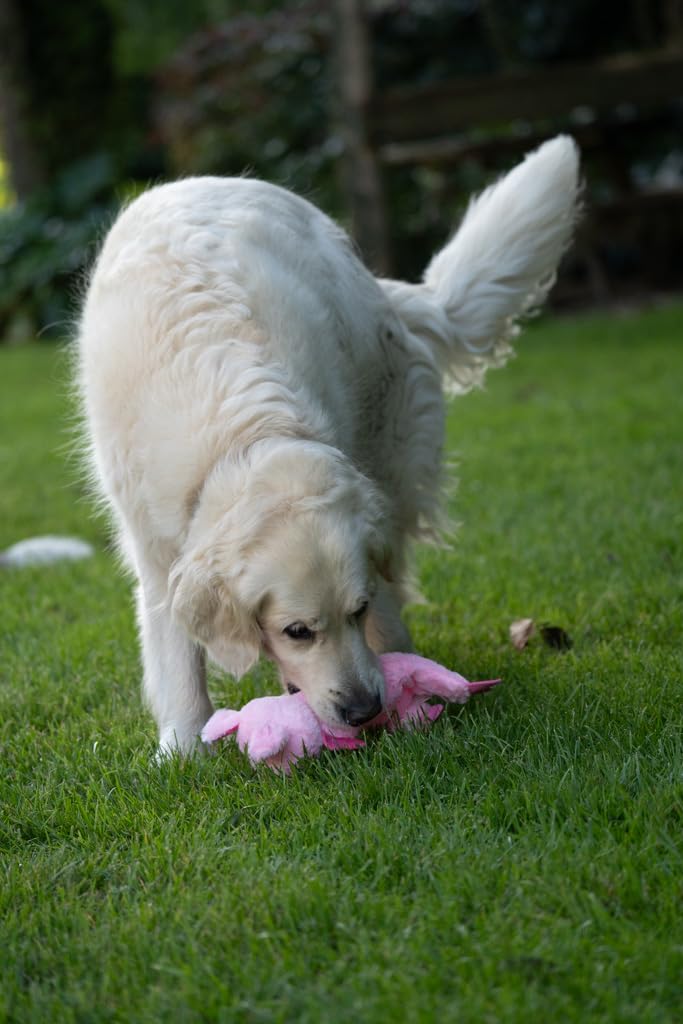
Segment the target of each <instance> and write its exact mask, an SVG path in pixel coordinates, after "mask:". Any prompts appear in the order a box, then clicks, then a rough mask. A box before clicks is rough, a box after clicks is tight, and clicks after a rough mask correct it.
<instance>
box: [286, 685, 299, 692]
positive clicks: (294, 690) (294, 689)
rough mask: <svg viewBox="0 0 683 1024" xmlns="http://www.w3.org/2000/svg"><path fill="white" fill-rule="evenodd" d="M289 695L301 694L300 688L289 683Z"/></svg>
mask: <svg viewBox="0 0 683 1024" xmlns="http://www.w3.org/2000/svg"><path fill="white" fill-rule="evenodd" d="M287 693H299V687H298V686H295V685H294V683H287Z"/></svg>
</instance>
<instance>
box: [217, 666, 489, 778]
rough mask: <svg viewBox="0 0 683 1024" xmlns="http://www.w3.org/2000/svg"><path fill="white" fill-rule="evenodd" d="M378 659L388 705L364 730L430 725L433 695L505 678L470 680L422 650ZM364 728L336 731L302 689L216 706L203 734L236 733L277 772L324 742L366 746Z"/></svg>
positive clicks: (467, 691)
mask: <svg viewBox="0 0 683 1024" xmlns="http://www.w3.org/2000/svg"><path fill="white" fill-rule="evenodd" d="M379 661H380V666H381V669H382V673H383V675H384V687H385V696H384V709H383V710H382V711H381V712H380V714H379V715H377V717H376V718H373V719H372V721H371V722H368V723H367V724H366V725H365V726H364V728H365V729H373V728H378V727H380V726H384V727H386V728H387V729H389V730H391V731H394V730H395V729H398V728H400V727H401V726H404V727H407V728H411V727H415V726H420V725H425V724H427V723H429V722H433V721H435V720H436V719H437V718H438V717H439V715H440V714H441V712H442V711H443V709H444V705H443V704H429V703H428V700H429V698H430V697H441V698H442V699H443V700H445V701H448V702H450V703H455V704H464V703H465V701H466V700H468V699H469V697H470V696H471V695H472V694H473V693H480V692H482V691H484V690H490V689H491V687H493V686H497V685H498V683H499V682H500V679H487V680H486V681H485V682H480V683H469V682H468V681H467V680H466V679H464V678H463V677H462V676H461V675H458V673H457V672H450V671H449V670H448V669H447V668H444V667H443V665H439V664H437V662H435V661H430V660H429V659H428V658H420V657H419V656H418V655H417V654H383V655H382V656H381V657H380V659H379ZM359 731H360V730H359V729H358V728H353V727H351V726H348V727H346V728H338V727H336V726H335V728H334V730H332V729H331V728H330V727H329V726H327V725H325V723H324V722H321V721H320V719H319V718H318V717H317V716H316V715H315V714H314V713H313V711H312V710H311V709H310V707H309V706H308V704H307V702H306V698H305V697H304V695H303V693H295V694H282V695H281V696H279V697H257V698H256V699H255V700H250V701H249V703H248V704H245V705H244V707H243V708H242V710H241V711H231V710H228V709H226V708H223V709H221V710H219V711H216V712H215V713H214V714H213V715H212V716H211V718H210V719H209V721H208V722H207V723H206V725H205V726H204V728H203V729H202V739H203V740H204V742H205V743H213V742H215V741H216V740H218V739H221V738H222V737H223V736H228V735H230V734H232V733H236V734H237V736H236V738H237V744H238V746H239V748H240V750H243V751H246V753H247V754H248V755H249V760H250V761H251V763H252V764H258V763H259V762H261V761H265V762H266V764H268V765H270V767H271V768H273V769H274V770H275V771H282V772H284V773H285V774H287V775H289V772H290V766H291V765H292V764H294V763H295V762H296V761H298V760H299V758H300V757H303V756H304V755H308V756H309V757H317V755H318V754H319V753H320V751H321V750H322V748H323V747H327V749H328V750H340V749H342V748H345V749H347V750H356V749H358V747H363V746H365V744H364V743H363V741H362V740H361V739H359V738H358V733H359Z"/></svg>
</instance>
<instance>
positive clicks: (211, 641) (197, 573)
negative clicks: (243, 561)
mask: <svg viewBox="0 0 683 1024" xmlns="http://www.w3.org/2000/svg"><path fill="white" fill-rule="evenodd" d="M236 582H237V581H236V579H235V580H230V579H226V578H225V577H223V576H217V575H215V574H213V573H212V572H211V569H210V567H209V566H208V565H207V563H206V560H205V559H204V558H203V557H202V556H201V554H199V553H197V552H190V553H189V554H188V555H187V556H185V557H184V558H181V559H180V560H179V561H178V562H176V564H175V565H174V567H173V569H172V570H171V574H170V577H169V588H170V589H169V593H170V596H171V609H172V612H173V615H174V616H175V618H176V619H177V620H178V621H179V622H181V623H182V624H183V625H184V626H185V628H186V629H187V631H188V632H189V633H190V634H191V635H192V636H193V637H194V638H195V639H196V640H198V641H199V642H200V643H201V644H203V645H204V646H205V647H206V649H207V651H208V653H209V656H210V657H211V658H212V659H213V660H214V661H216V662H217V663H218V664H219V665H220V666H221V668H224V669H225V670H226V672H229V673H230V674H231V675H234V676H235V677H236V678H238V679H239V677H240V676H242V675H244V673H245V672H246V671H248V669H250V668H251V666H252V665H253V664H254V663H255V662H256V660H257V659H258V656H259V653H260V649H261V634H260V630H259V626H258V623H257V621H256V616H255V614H254V613H253V612H252V610H251V609H249V608H246V607H244V604H243V602H242V601H241V600H240V598H239V596H238V594H237V587H236Z"/></svg>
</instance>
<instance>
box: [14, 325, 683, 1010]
mask: <svg viewBox="0 0 683 1024" xmlns="http://www.w3.org/2000/svg"><path fill="white" fill-rule="evenodd" d="M67 391H68V388H67V370H66V361H65V359H64V356H63V355H60V354H59V353H58V352H57V351H55V350H54V349H52V348H50V347H49V346H48V345H45V344H43V345H40V346H38V345H35V346H31V347H27V348H23V349H14V350H8V349H4V350H0V547H4V546H6V545H9V544H10V543H12V542H14V541H16V540H19V539H21V538H23V537H26V536H31V535H34V534H38V533H48V532H51V533H75V534H77V535H79V536H82V537H86V538H88V539H90V540H91V541H93V542H94V543H95V545H96V546H97V550H98V554H97V556H96V557H95V558H94V559H93V560H91V561H89V562H85V563H80V564H72V565H62V566H59V567H49V568H44V569H40V570H39V569H31V570H21V571H18V570H15V571H7V570H5V571H0V614H1V622H2V625H1V627H0V630H1V633H0V647H1V650H0V655H1V656H0V701H1V706H0V744H1V762H0V795H1V804H2V808H1V820H0V829H1V850H2V852H1V858H2V860H1V863H2V876H1V881H0V1020H8V1021H18V1022H24V1021H36V1022H41V1024H42V1022H53V1021H57V1022H61V1021H74V1022H76V1021H78V1022H86V1021H87V1022H100V1021H117V1022H155V1024H156V1022H165V1021H173V1022H185V1021H187V1022H194V1021H207V1022H209V1021H225V1022H230V1021H239V1022H242V1021H244V1022H254V1024H257V1022H271V1021H282V1022H306V1024H318V1022H328V1021H331V1022H347V1021H362V1022H367V1021H369V1022H384V1021H387V1022H392V1024H393V1022H402V1021H407V1022H413V1021H426V1022H430V1021H457V1022H487V1024H498V1022H508V1021H514V1022H520V1024H522V1022H523V1024H530V1022H531V1024H535V1022H547V1021H563V1022H564V1021H572V1022H573V1021H577V1022H581V1024H586V1022H593V1021H619V1022H621V1021H633V1022H638V1024H654V1022H660V1021H662V1022H663V1021H672V1022H673V1021H677V1020H681V1019H682V1017H683V924H682V918H683V906H682V896H683V857H682V852H681V839H682V828H681V826H682V824H683V814H682V771H683V757H682V755H681V747H682V737H683V733H682V730H681V724H682V715H681V711H682V704H683V700H682V698H683V678H682V676H683V650H682V642H683V307H681V306H680V305H679V306H670V307H667V308H661V309H656V310H652V311H648V312H645V313H641V314H629V315H626V314H621V315H620V314H602V315H591V316H584V317H580V318H573V319H566V320H561V321H549V320H547V321H545V322H541V323H539V324H536V325H534V326H533V327H532V329H530V330H528V331H527V332H526V334H525V335H524V337H523V339H522V340H521V342H520V345H519V357H518V358H517V359H516V360H514V361H513V362H512V363H511V364H510V365H509V366H508V367H507V368H506V369H504V370H502V371H498V372H496V373H493V374H491V375H490V376H489V379H488V386H487V389H486V391H484V392H479V393H476V394H473V395H470V396H467V397H466V398H463V399H459V400H457V401H455V402H454V403H453V405H452V410H451V415H450V420H449V448H450V451H451V453H452V454H453V455H454V456H457V458H458V467H457V475H458V476H459V477H460V484H459V488H458V491H457V496H456V497H454V498H453V500H452V502H451V505H452V508H451V511H452V514H453V517H454V518H455V519H457V520H458V522H459V524H460V526H459V529H458V531H457V535H456V537H455V539H454V542H453V544H452V547H451V548H450V549H449V550H447V551H445V552H444V551H436V550H432V549H425V550H423V551H421V552H420V553H419V559H418V562H419V569H420V575H421V580H422V586H423V590H424V593H425V597H426V603H425V604H423V605H421V606H418V607H415V608H414V609H412V610H411V612H410V620H411V624H412V627H413V631H414V634H415V637H416V642H417V646H418V649H419V650H420V651H421V652H422V653H424V654H426V655H428V656H431V657H434V658H437V659H438V660H440V661H443V662H446V663H447V664H449V665H451V666H452V667H454V668H457V669H459V670H460V671H461V672H463V673H464V674H465V675H468V676H469V677H471V678H488V677H492V676H498V675H500V676H502V677H503V678H504V685H503V686H501V687H499V688H498V689H497V690H496V691H494V692H492V693H490V694H488V695H486V696H481V697H479V698H478V699H477V700H476V701H475V700H473V701H472V702H471V703H470V704H469V705H468V706H466V707H465V708H458V709H453V710H451V711H450V712H449V713H448V714H447V715H444V716H443V717H442V718H441V720H439V721H438V722H437V723H436V724H435V726H434V727H433V728H432V729H431V730H430V731H428V732H425V733H419V734H410V735H409V734H398V735H394V736H389V735H382V736H379V737H377V738H375V739H373V740H372V741H371V742H370V743H369V744H368V746H367V748H366V749H365V750H363V751H359V752H356V753H348V752H340V753H335V754H332V753H326V754H325V755H324V756H322V757H321V758H320V759H319V760H315V761H308V762H305V763H301V764H300V765H298V766H297V768H296V769H295V770H294V772H293V774H292V777H291V778H290V779H287V780H284V779H281V778H279V777H277V776H275V775H273V774H272V773H271V772H270V771H269V770H268V769H265V768H264V769H263V770H260V771H258V772H254V771H252V770H251V768H250V767H249V765H248V763H247V762H246V761H245V759H244V758H243V757H242V756H241V755H240V754H239V753H238V752H237V751H236V750H235V749H234V748H233V747H232V746H226V747H224V748H223V749H221V751H220V753H219V754H218V756H216V757H214V758H206V759H203V760H199V761H197V762H195V763H191V764H179V763H178V762H170V763H165V764H162V765H161V766H157V765H155V764H154V763H153V761H152V756H153V751H154V733H153V727H152V723H151V721H150V719H149V718H148V717H147V715H146V713H145V712H144V711H143V709H142V707H141V702H140V700H139V669H138V654H137V648H136V639H135V626H134V616H133V610H132V603H131V585H130V583H129V581H127V580H125V579H124V578H122V577H121V576H120V575H119V574H118V572H117V569H116V566H115V560H114V558H113V556H112V554H111V552H110V550H109V548H108V542H107V531H106V528H105V526H104V524H103V523H102V522H101V521H99V522H98V521H96V520H93V519H92V518H91V517H90V511H89V506H88V502H87V499H86V496H85V493H84V489H83V487H82V486H81V484H80V483H79V482H78V476H77V472H76V467H75V465H73V463H70V461H69V459H68V458H67V456H66V454H65V446H66V445H68V440H69V438H68V424H69V412H68V410H69V408H70V406H69V401H68V396H67ZM523 616H532V617H533V618H534V619H536V620H537V621H539V622H547V623H551V624H553V625H558V626H561V627H563V628H564V629H565V630H566V631H567V632H568V633H569V635H570V636H571V639H572V641H573V646H572V648H571V650H569V651H566V652H559V651H556V650H553V649H551V648H549V647H546V646H544V645H543V643H542V642H541V641H540V640H538V639H536V640H534V641H532V643H531V644H530V646H529V647H528V648H527V649H526V650H524V651H521V652H520V651H517V650H515V649H514V648H513V647H512V645H511V644H510V642H509V639H508V627H509V624H510V622H511V621H512V620H513V619H516V618H519V617H523ZM274 684H275V683H274V676H273V673H272V671H271V669H270V668H269V667H268V666H266V665H263V666H261V667H259V668H258V669H257V670H256V671H254V672H253V673H251V674H250V676H249V677H248V678H246V679H244V680H243V681H242V682H241V683H239V684H231V683H230V682H229V680H227V679H224V678H221V677H220V676H215V677H214V678H213V681H212V686H213V690H214V694H215V698H216V701H217V702H218V703H220V704H231V705H233V706H235V705H239V704H241V703H243V702H244V701H245V700H247V699H248V698H250V697H252V696H254V695H255V694H257V693H265V692H268V690H269V689H271V688H272V687H273V686H274Z"/></svg>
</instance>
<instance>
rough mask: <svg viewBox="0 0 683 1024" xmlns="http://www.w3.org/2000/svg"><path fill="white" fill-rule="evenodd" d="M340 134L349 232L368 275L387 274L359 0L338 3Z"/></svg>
mask: <svg viewBox="0 0 683 1024" xmlns="http://www.w3.org/2000/svg"><path fill="white" fill-rule="evenodd" d="M336 13H337V25H338V37H337V54H336V59H337V79H338V82H339V97H340V102H339V108H338V123H339V131H340V134H341V137H342V140H343V142H344V153H343V158H342V160H343V165H342V175H343V188H344V193H345V195H346V197H347V201H348V204H349V207H350V211H351V230H352V233H353V235H354V238H355V239H356V241H357V242H358V245H359V246H360V249H361V252H362V253H363V256H364V257H365V259H366V260H367V262H368V264H369V265H370V267H371V269H372V270H374V271H376V272H377V273H379V274H389V273H390V258H389V239H388V232H387V224H386V214H385V206H384V193H383V189H382V180H381V175H380V168H379V161H378V159H377V155H376V153H375V152H374V150H373V148H372V146H371V145H370V139H369V137H368V131H367V108H368V104H369V101H370V96H371V93H372V64H371V52H370V39H369V33H368V24H367V16H366V11H365V4H364V2H363V0H336Z"/></svg>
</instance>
